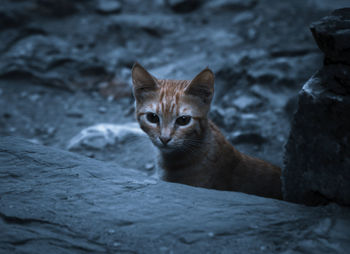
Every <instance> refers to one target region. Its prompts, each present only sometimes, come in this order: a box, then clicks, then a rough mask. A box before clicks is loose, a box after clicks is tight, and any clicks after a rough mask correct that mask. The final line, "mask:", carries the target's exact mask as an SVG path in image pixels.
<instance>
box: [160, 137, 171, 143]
mask: <svg viewBox="0 0 350 254" xmlns="http://www.w3.org/2000/svg"><path fill="white" fill-rule="evenodd" d="M159 139H160V141H162V143H163V145H166V144H168V143H169V141H170V140H171V137H159Z"/></svg>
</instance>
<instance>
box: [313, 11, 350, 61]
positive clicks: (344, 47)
mask: <svg viewBox="0 0 350 254" xmlns="http://www.w3.org/2000/svg"><path fill="white" fill-rule="evenodd" d="M311 31H312V34H313V35H314V37H315V39H316V42H317V45H318V46H319V48H320V49H321V50H322V51H323V52H324V53H325V55H326V60H328V61H331V62H336V63H339V62H342V63H344V64H349V65H350V43H349V38H350V8H343V9H339V10H336V11H334V12H333V15H332V16H327V17H325V18H323V19H321V20H320V21H318V22H315V23H313V24H312V26H311Z"/></svg>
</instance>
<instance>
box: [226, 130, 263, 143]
mask: <svg viewBox="0 0 350 254" xmlns="http://www.w3.org/2000/svg"><path fill="white" fill-rule="evenodd" d="M228 140H229V141H230V142H231V143H232V144H242V143H249V144H255V145H259V146H260V145H262V144H264V143H265V142H266V141H267V139H266V138H265V137H263V136H262V135H261V134H260V133H254V132H241V131H235V132H233V133H232V134H231V135H230V136H229V137H228Z"/></svg>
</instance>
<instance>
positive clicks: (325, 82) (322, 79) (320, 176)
mask: <svg viewBox="0 0 350 254" xmlns="http://www.w3.org/2000/svg"><path fill="white" fill-rule="evenodd" d="M312 31H313V34H314V37H315V39H316V41H317V43H318V45H319V46H320V48H321V49H322V51H323V52H324V53H325V58H326V61H325V66H324V67H323V68H322V69H321V70H320V71H319V72H317V73H316V74H315V75H314V76H313V77H312V78H311V79H310V80H309V81H308V82H307V83H306V84H305V85H304V87H303V88H302V90H301V92H300V93H299V105H298V110H297V112H296V114H295V116H294V122H293V124H292V130H291V134H290V137H289V141H288V143H287V146H286V153H285V169H284V172H283V181H284V192H285V193H284V194H285V198H286V199H287V200H289V201H293V202H300V203H308V204H314V203H317V202H318V201H319V200H320V198H321V197H322V199H325V200H331V201H336V202H339V203H340V204H345V205H350V113H349V112H350V62H348V60H349V59H350V58H349V57H350V55H349V47H350V44H349V42H350V33H349V31H350V8H348V9H341V10H336V11H335V12H333V15H332V16H330V17H326V18H323V19H322V20H321V21H320V22H316V23H315V24H313V25H312Z"/></svg>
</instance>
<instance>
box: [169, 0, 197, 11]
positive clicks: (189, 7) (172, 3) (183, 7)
mask: <svg viewBox="0 0 350 254" xmlns="http://www.w3.org/2000/svg"><path fill="white" fill-rule="evenodd" d="M202 2H203V1H202V0H167V4H168V6H169V7H170V8H171V9H172V10H173V11H174V12H177V13H188V12H192V11H194V10H196V9H198V8H199V7H200V6H201V4H202Z"/></svg>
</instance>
